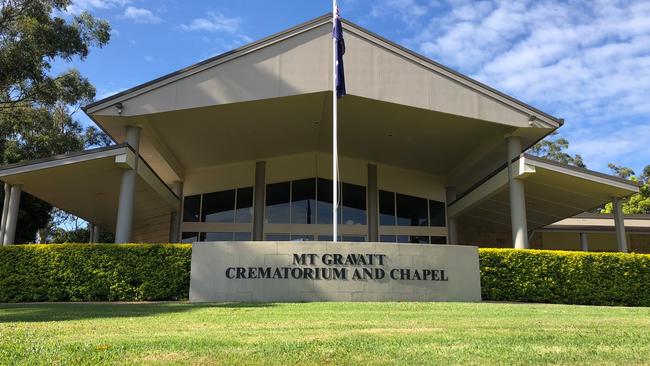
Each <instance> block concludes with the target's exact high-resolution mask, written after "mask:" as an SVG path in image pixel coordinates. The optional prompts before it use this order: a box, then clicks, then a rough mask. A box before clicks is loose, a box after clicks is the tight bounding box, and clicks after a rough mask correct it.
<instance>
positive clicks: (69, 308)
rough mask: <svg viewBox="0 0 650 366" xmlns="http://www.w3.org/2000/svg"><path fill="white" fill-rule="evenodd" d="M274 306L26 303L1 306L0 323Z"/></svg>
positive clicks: (242, 304) (237, 304)
mask: <svg viewBox="0 0 650 366" xmlns="http://www.w3.org/2000/svg"><path fill="white" fill-rule="evenodd" d="M272 306H276V304H274V303H219V304H211V303H201V304H190V303H82V302H80V303H29V304H0V323H15V322H51V321H67V320H83V319H101V318H135V317H146V316H152V315H160V314H172V313H183V312H188V311H194V310H199V309H204V308H228V309H233V310H245V309H248V308H264V307H272Z"/></svg>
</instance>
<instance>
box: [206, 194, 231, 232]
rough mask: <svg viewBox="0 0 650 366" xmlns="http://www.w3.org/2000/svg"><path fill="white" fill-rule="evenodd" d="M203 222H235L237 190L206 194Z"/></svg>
mask: <svg viewBox="0 0 650 366" xmlns="http://www.w3.org/2000/svg"><path fill="white" fill-rule="evenodd" d="M201 222H225V223H233V222H235V190H234V189H233V190H230V191H222V192H213V193H208V194H204V195H203V208H202V210H201ZM231 240H232V239H231Z"/></svg>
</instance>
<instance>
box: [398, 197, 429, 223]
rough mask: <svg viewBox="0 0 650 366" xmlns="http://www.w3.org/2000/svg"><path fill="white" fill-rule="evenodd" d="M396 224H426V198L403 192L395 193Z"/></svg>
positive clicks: (427, 214)
mask: <svg viewBox="0 0 650 366" xmlns="http://www.w3.org/2000/svg"><path fill="white" fill-rule="evenodd" d="M396 205H397V225H399V226H427V225H428V224H429V222H428V219H427V217H428V216H429V213H428V212H427V211H428V210H427V200H426V199H424V198H418V197H413V196H407V195H405V194H399V193H397V194H396Z"/></svg>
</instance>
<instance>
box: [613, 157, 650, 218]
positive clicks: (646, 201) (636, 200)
mask: <svg viewBox="0 0 650 366" xmlns="http://www.w3.org/2000/svg"><path fill="white" fill-rule="evenodd" d="M607 166H608V167H609V168H610V169H611V170H612V173H614V175H616V176H619V177H621V178H625V179H630V180H633V181H635V182H638V183H639V184H640V185H641V187H639V193H635V194H633V195H632V196H630V198H629V199H627V201H625V202H623V213H625V214H650V165H647V166H646V167H645V168H644V169H643V173H642V174H641V175H640V176H639V177H636V176H635V175H634V170H632V169H630V168H628V167H624V166H620V165H615V164H611V163H610V164H608V165H607ZM613 210H614V206H613V205H612V203H611V202H610V203H608V204H606V205H605V208H603V209H602V210H601V212H602V213H612V212H613Z"/></svg>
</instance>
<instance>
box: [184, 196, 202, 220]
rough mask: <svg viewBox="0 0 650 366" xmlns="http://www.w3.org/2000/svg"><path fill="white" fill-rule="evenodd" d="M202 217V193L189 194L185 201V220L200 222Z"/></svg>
mask: <svg viewBox="0 0 650 366" xmlns="http://www.w3.org/2000/svg"><path fill="white" fill-rule="evenodd" d="M200 217H201V195H200V194H197V195H194V196H187V197H185V200H184V202H183V221H185V222H199V218H200Z"/></svg>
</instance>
